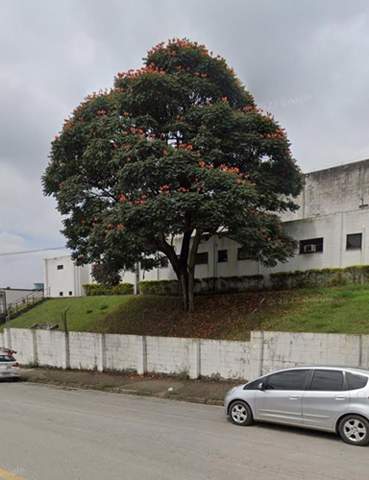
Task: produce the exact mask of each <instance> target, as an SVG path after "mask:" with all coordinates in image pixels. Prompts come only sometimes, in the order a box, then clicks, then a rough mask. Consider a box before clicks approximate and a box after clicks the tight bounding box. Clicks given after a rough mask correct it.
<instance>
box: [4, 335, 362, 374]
mask: <svg viewBox="0 0 369 480" xmlns="http://www.w3.org/2000/svg"><path fill="white" fill-rule="evenodd" d="M0 346H3V347H8V348H13V349H14V350H16V351H17V352H18V353H17V360H18V361H19V363H20V364H22V365H34V366H49V367H57V368H64V369H67V368H73V369H83V370H97V371H135V372H137V373H139V374H145V373H159V374H176V375H179V374H185V375H188V376H189V377H190V378H199V377H201V376H203V377H217V378H223V379H226V378H234V379H244V380H245V379H252V378H255V377H257V376H259V375H263V374H266V373H268V372H271V371H273V370H278V369H282V368H288V367H294V366H299V365H341V366H352V367H361V368H367V369H369V335H344V334H317V333H289V332H270V331H268V332H252V333H251V339H250V341H244V342H243V341H227V340H207V339H194V338H174V337H149V336H139V335H117V334H101V333H87V332H69V333H65V332H60V331H52V330H30V329H21V328H12V329H5V330H4V332H3V333H0Z"/></svg>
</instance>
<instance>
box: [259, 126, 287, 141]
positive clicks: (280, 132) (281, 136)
mask: <svg viewBox="0 0 369 480" xmlns="http://www.w3.org/2000/svg"><path fill="white" fill-rule="evenodd" d="M264 138H267V139H272V140H285V139H286V132H285V130H284V129H283V128H277V130H276V131H275V132H273V133H267V134H265V135H264Z"/></svg>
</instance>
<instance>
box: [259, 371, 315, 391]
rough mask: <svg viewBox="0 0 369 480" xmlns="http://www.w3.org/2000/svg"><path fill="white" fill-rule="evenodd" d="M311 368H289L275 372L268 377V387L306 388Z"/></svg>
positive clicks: (276, 388)
mask: <svg viewBox="0 0 369 480" xmlns="http://www.w3.org/2000/svg"><path fill="white" fill-rule="evenodd" d="M308 373H309V370H289V371H287V372H281V373H274V374H273V375H269V377H267V379H266V388H268V389H272V390H304V389H305V383H306V379H307V375H308Z"/></svg>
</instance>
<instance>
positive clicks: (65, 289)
mask: <svg viewBox="0 0 369 480" xmlns="http://www.w3.org/2000/svg"><path fill="white" fill-rule="evenodd" d="M59 265H60V266H62V267H63V268H62V269H58V266H59ZM90 269H91V267H90V265H86V266H83V267H77V266H76V265H75V264H74V262H73V260H72V258H71V257H70V256H69V255H63V256H61V257H53V258H45V259H44V285H45V296H46V297H80V296H82V295H84V291H83V285H84V284H86V283H89V281H90Z"/></svg>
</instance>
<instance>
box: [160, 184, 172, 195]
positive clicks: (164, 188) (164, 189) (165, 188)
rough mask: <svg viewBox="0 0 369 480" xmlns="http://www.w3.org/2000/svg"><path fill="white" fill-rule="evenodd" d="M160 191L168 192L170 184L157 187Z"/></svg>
mask: <svg viewBox="0 0 369 480" xmlns="http://www.w3.org/2000/svg"><path fill="white" fill-rule="evenodd" d="M159 190H160V192H161V193H166V194H167V193H169V191H170V185H162V186H161V187H160V188H159Z"/></svg>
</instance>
